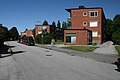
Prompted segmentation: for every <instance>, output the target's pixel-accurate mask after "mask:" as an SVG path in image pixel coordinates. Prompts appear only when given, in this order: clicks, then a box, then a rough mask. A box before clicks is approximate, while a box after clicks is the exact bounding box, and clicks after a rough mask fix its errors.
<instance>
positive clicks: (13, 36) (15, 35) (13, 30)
mask: <svg viewBox="0 0 120 80" xmlns="http://www.w3.org/2000/svg"><path fill="white" fill-rule="evenodd" d="M9 33H10V38H11V39H12V40H17V39H18V36H19V34H18V30H17V28H16V27H12V28H11V29H10V30H9Z"/></svg>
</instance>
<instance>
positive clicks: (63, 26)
mask: <svg viewBox="0 0 120 80" xmlns="http://www.w3.org/2000/svg"><path fill="white" fill-rule="evenodd" d="M62 28H63V29H67V23H66V22H65V21H63V23H62Z"/></svg>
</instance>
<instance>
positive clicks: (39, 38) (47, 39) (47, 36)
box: [35, 33, 52, 44]
mask: <svg viewBox="0 0 120 80" xmlns="http://www.w3.org/2000/svg"><path fill="white" fill-rule="evenodd" d="M51 39H52V37H51V35H50V34H49V33H46V34H44V35H43V39H42V35H41V34H39V35H37V36H36V37H35V43H38V44H50V43H51Z"/></svg>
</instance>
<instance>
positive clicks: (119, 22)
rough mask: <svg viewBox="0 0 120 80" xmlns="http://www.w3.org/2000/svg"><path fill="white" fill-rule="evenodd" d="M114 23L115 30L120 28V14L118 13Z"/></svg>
mask: <svg viewBox="0 0 120 80" xmlns="http://www.w3.org/2000/svg"><path fill="white" fill-rule="evenodd" d="M113 25H114V27H115V30H117V29H118V28H120V14H117V15H116V16H115V17H114V19H113Z"/></svg>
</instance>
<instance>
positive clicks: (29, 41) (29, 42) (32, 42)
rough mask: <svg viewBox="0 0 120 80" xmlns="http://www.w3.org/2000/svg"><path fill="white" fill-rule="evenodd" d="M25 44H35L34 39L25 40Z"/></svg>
mask: <svg viewBox="0 0 120 80" xmlns="http://www.w3.org/2000/svg"><path fill="white" fill-rule="evenodd" d="M26 45H28V46H34V45H35V43H34V40H33V41H32V40H27V42H26Z"/></svg>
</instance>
